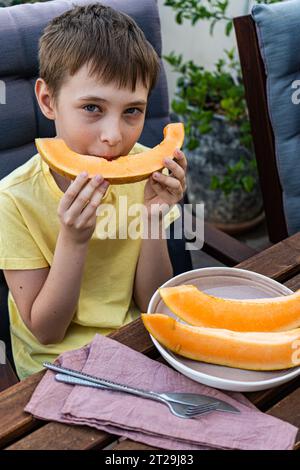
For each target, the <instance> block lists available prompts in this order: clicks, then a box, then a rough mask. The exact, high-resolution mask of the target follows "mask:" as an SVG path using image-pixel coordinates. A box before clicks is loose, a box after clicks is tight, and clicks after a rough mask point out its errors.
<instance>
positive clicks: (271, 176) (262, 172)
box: [234, 0, 300, 243]
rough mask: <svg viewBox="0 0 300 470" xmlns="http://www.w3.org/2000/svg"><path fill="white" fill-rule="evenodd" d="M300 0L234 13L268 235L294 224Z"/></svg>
mask: <svg viewBox="0 0 300 470" xmlns="http://www.w3.org/2000/svg"><path fill="white" fill-rule="evenodd" d="M299 22H300V2H299V1H298V0H292V1H287V2H282V3H275V4H272V5H263V4H262V5H255V6H254V7H253V9H252V12H251V15H248V16H242V17H238V18H235V19H234V26H235V32H236V37H237V43H238V49H239V55H240V61H241V67H242V73H243V80H244V84H245V91H246V100H247V105H248V109H249V117H250V123H251V129H252V135H253V141H254V147H255V154H256V160H257V166H258V172H259V177H260V184H261V189H262V195H263V202H264V209H265V214H266V222H267V227H268V233H269V238H270V241H271V242H273V243H277V242H279V241H281V240H283V239H284V238H286V237H287V236H289V235H292V234H294V233H296V232H298V231H299V230H300V210H299V208H300V185H299V180H300V164H299V156H298V155H299V152H300V145H299V134H300V113H299V108H298V106H297V104H298V101H297V88H298V87H299V84H300V82H297V79H299V78H300V75H299V67H300V56H299V54H298V51H297V46H296V45H297V44H298V43H299V39H300V30H299Z"/></svg>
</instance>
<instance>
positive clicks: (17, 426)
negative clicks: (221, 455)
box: [0, 234, 300, 448]
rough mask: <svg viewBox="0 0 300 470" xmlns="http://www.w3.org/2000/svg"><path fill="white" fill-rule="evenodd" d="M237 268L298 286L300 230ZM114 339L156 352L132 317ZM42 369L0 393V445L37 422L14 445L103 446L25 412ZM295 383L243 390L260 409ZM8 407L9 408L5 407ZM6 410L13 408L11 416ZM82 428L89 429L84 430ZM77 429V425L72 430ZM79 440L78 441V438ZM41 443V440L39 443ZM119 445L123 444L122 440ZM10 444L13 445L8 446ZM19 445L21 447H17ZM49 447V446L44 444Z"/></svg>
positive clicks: (103, 440)
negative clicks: (51, 439) (56, 441)
mask: <svg viewBox="0 0 300 470" xmlns="http://www.w3.org/2000/svg"><path fill="white" fill-rule="evenodd" d="M237 267H239V268H243V269H249V270H252V271H256V272H259V273H262V274H265V275H267V276H270V277H273V278H275V279H277V280H280V281H284V280H286V281H287V282H286V283H287V285H288V286H289V287H290V288H292V289H293V290H295V289H297V288H299V287H300V275H299V276H298V275H297V274H298V273H300V234H297V235H294V236H293V237H290V238H289V239H287V240H284V241H282V242H280V243H279V244H277V245H274V246H272V247H271V248H268V249H267V250H265V251H264V252H262V253H259V254H258V255H255V256H254V257H252V258H251V259H249V260H247V261H244V262H243V263H241V264H239V265H237ZM111 337H112V338H114V339H115V340H117V341H120V342H121V343H123V344H126V345H128V346H129V347H131V348H133V349H135V350H137V351H140V352H141V353H143V354H146V355H147V356H148V357H152V358H157V357H158V352H157V350H156V348H155V347H154V346H153V344H152V342H151V340H150V338H149V335H148V333H147V331H146V330H145V328H144V327H143V325H142V322H141V320H136V321H135V322H132V323H131V324H130V325H126V326H125V327H123V328H121V329H120V330H118V331H116V332H115V333H113V334H112V335H111ZM41 376H42V373H39V374H36V375H34V376H32V377H29V378H28V379H26V380H25V381H23V382H21V383H20V384H17V385H16V386H14V387H12V388H10V389H8V390H9V392H7V391H6V392H7V393H8V394H7V395H5V393H6V392H3V393H2V394H0V416H1V422H0V447H3V446H4V445H6V444H7V443H8V442H13V441H14V440H17V439H18V438H19V437H20V436H21V435H24V434H26V433H29V432H31V431H32V430H34V429H36V427H38V426H41V427H40V428H39V429H37V430H35V431H34V432H32V434H31V435H28V436H26V437H24V438H23V439H21V440H19V441H18V443H16V444H15V445H19V446H23V447H22V448H37V447H35V444H38V442H41V438H43V439H44V440H45V439H48V437H47V436H51V435H52V434H53V436H55V435H60V436H62V435H63V436H64V439H63V440H62V441H63V443H62V444H61V445H63V446H65V447H64V448H74V447H72V445H74V442H77V443H78V445H79V448H91V447H93V448H94V447H103V446H104V445H107V442H108V441H109V437H107V435H105V433H101V432H99V431H97V430H90V429H89V428H86V427H84V429H85V431H83V432H84V435H85V438H84V439H83V440H82V447H80V444H79V441H80V439H78V438H77V437H76V436H75V435H74V436H73V432H75V431H74V429H75V426H73V427H72V428H70V426H67V425H62V424H60V423H48V424H44V422H41V421H37V420H35V419H34V418H32V417H31V415H28V414H25V413H24V412H23V408H24V406H25V405H26V403H27V402H28V400H29V398H30V396H31V393H32V392H33V391H34V389H35V387H36V385H37V383H38V382H39V380H40V379H41ZM298 387H299V383H298V382H297V381H296V380H295V382H294V381H293V383H292V382H291V383H289V384H284V385H283V386H281V387H277V389H270V390H269V391H268V390H266V391H262V392H255V393H252V394H246V395H247V397H248V398H249V399H250V400H251V401H253V402H254V403H255V404H256V406H258V407H259V408H261V409H263V408H264V407H268V406H269V405H270V403H271V404H273V402H274V401H276V400H277V397H278V398H279V399H284V397H285V395H286V394H287V393H290V392H291V390H293V389H296V388H298ZM8 410H9V411H8ZM10 410H14V413H13V415H12V416H9V415H10ZM86 429H89V431H88V432H87V431H86ZM77 432H78V428H77V430H76V433H77ZM80 442H81V441H80ZM40 445H41V444H40ZM123 445H127V444H126V443H125V441H124V443H123ZM10 447H13V446H10ZM20 448H21V447H20ZM47 448H49V447H47Z"/></svg>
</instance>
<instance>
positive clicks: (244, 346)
mask: <svg viewBox="0 0 300 470" xmlns="http://www.w3.org/2000/svg"><path fill="white" fill-rule="evenodd" d="M142 320H143V323H144V325H145V327H146V329H147V330H148V332H149V333H150V334H151V335H152V336H153V337H154V338H155V339H156V340H157V341H158V342H159V343H161V344H162V345H163V346H165V347H166V348H168V349H170V350H171V351H173V352H174V353H176V354H179V355H181V356H184V357H187V358H189V359H194V360H196V361H203V362H208V363H212V364H219V365H223V366H229V367H236V368H239V369H250V370H280V369H288V368H291V367H296V366H299V365H300V328H296V329H293V330H289V331H283V332H280V333H261V332H260V333H257V332H255V333H254V332H251V333H244V332H236V331H230V330H224V329H217V328H205V327H197V326H192V325H185V324H182V323H180V322H178V321H176V320H175V319H174V318H171V317H169V316H167V315H164V314H161V313H154V314H142Z"/></svg>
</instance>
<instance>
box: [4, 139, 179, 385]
mask: <svg viewBox="0 0 300 470" xmlns="http://www.w3.org/2000/svg"><path fill="white" fill-rule="evenodd" d="M145 149H147V148H146V147H144V146H141V145H140V144H136V145H135V146H134V147H133V149H132V150H131V152H130V153H131V154H135V153H139V152H141V151H143V150H145ZM145 183H146V181H141V182H138V183H133V184H124V185H110V186H109V188H108V190H107V191H106V194H105V196H104V198H103V199H102V203H101V206H100V208H101V207H102V204H110V205H113V207H115V209H116V212H115V214H116V216H117V217H115V219H114V220H115V221H116V234H117V237H116V238H115V239H113V238H112V237H111V236H110V237H107V236H105V233H106V232H109V231H108V230H107V229H108V225H106V226H105V224H104V225H103V220H104V219H103V214H102V216H101V215H100V214H98V217H97V218H98V220H97V224H96V228H95V231H94V233H93V235H92V238H91V240H90V242H89V246H88V252H87V257H86V262H85V266H84V273H83V278H82V284H81V290H80V296H79V301H78V305H77V309H76V312H75V314H74V317H73V319H72V321H71V323H70V326H69V328H68V330H67V333H66V336H65V338H64V340H63V342H61V343H59V344H52V345H43V344H40V343H39V341H38V340H37V339H36V338H35V337H34V336H33V335H32V333H31V332H30V331H29V330H28V328H27V327H26V326H25V324H24V322H23V320H22V318H21V316H20V314H19V312H18V309H17V306H16V303H15V302H14V299H13V297H12V294H11V292H9V296H8V307H9V314H10V325H11V339H12V348H13V356H14V360H15V364H16V369H17V372H18V375H19V377H20V379H23V378H25V377H27V376H28V375H31V374H33V373H34V372H37V371H39V370H41V369H42V363H43V361H53V360H54V358H55V357H57V356H58V355H59V354H61V353H62V352H63V351H67V350H71V349H76V348H79V347H82V346H83V345H85V344H87V343H89V342H90V341H91V340H92V339H93V337H94V335H95V334H96V333H99V334H104V335H107V334H108V333H110V332H111V331H113V330H114V329H117V328H119V327H121V326H123V325H125V324H127V323H129V322H130V321H132V320H134V319H136V318H137V317H138V316H139V314H140V312H139V310H138V308H137V306H136V305H135V303H134V301H133V299H132V292H133V285H134V276H135V269H136V265H137V261H138V257H139V252H140V246H141V237H138V238H136V239H133V238H124V239H122V237H119V238H118V234H119V232H120V231H122V233H124V229H126V227H125V225H126V224H127V225H128V224H130V222H131V221H132V219H130V217H128V214H125V211H124V210H123V207H124V206H120V203H119V201H122V203H123V204H124V200H125V199H124V198H127V199H126V201H127V205H128V207H130V206H131V205H132V204H135V203H139V204H142V203H143V201H144V186H145ZM63 194H64V193H63V192H62V191H61V190H60V188H59V187H58V186H57V184H56V182H55V180H54V178H53V176H52V174H51V172H50V170H49V167H48V165H47V164H46V163H45V162H44V161H43V160H42V159H41V158H40V156H39V154H38V153H37V154H36V155H34V156H33V157H32V158H31V159H30V160H28V161H27V162H26V163H25V164H23V165H22V166H20V167H19V168H17V169H16V170H14V171H13V172H12V173H10V174H9V175H8V176H6V177H5V178H4V179H3V180H1V181H0V220H1V224H0V269H37V268H44V267H49V266H51V265H52V260H53V256H54V251H55V246H56V240H57V237H58V233H59V218H58V215H57V208H58V204H59V201H60V199H61V197H62V196H63ZM120 196H123V198H120ZM178 215H179V210H178V208H177V206H174V207H173V208H172V209H171V210H170V212H169V213H168V214H167V216H165V219H164V220H165V227H167V226H168V225H169V224H170V223H171V222H172V221H173V220H175V219H176V218H177V217H178ZM135 219H136V217H135ZM109 227H110V225H109ZM120 238H121V239H120ZM62 282H63V280H62ZM0 315H1V312H0Z"/></svg>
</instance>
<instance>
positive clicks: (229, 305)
mask: <svg viewBox="0 0 300 470" xmlns="http://www.w3.org/2000/svg"><path fill="white" fill-rule="evenodd" d="M159 292H160V295H161V297H162V299H163V301H164V302H165V304H166V305H167V306H168V307H169V309H170V310H171V311H172V312H173V313H175V314H176V315H177V316H178V317H179V318H181V319H182V320H184V321H186V322H187V323H190V324H191V325H195V326H206V327H210V328H225V329H228V330H234V331H284V330H290V329H293V328H297V327H299V326H300V289H299V290H298V291H297V292H294V293H293V294H291V295H282V296H279V297H273V298H272V297H271V298H265V299H248V300H244V299H243V300H235V299H222V298H219V297H214V296H212V295H208V294H206V293H205V292H202V291H201V290H199V289H197V287H195V286H193V285H181V286H175V287H163V288H160V289H159Z"/></svg>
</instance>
